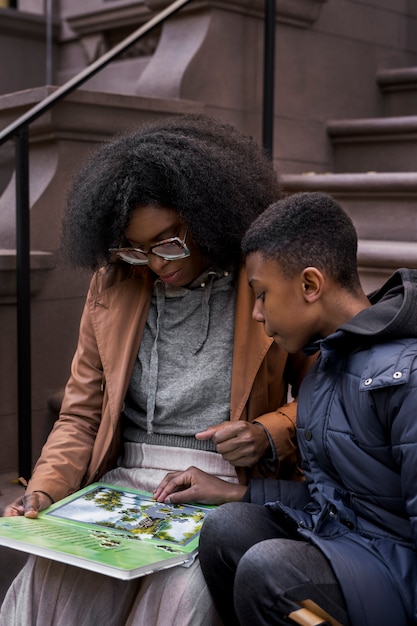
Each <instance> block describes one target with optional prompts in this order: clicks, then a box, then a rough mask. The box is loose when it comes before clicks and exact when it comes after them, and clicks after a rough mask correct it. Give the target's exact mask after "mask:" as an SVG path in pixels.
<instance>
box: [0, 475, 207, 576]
mask: <svg viewBox="0 0 417 626" xmlns="http://www.w3.org/2000/svg"><path fill="white" fill-rule="evenodd" d="M213 508H214V507H213V506H205V505H200V504H198V505H197V504H196V505H194V504H160V503H158V502H156V501H155V500H154V499H153V497H152V494H150V493H146V492H144V491H138V490H136V489H131V488H125V487H119V486H116V485H107V484H105V483H94V484H92V485H89V486H88V487H84V489H81V490H80V491H77V492H76V493H74V494H72V495H70V496H68V497H67V498H64V499H63V500H60V501H59V502H56V503H55V504H52V505H51V506H50V507H48V508H47V509H45V510H44V511H42V512H40V513H39V517H38V518H37V519H27V518H25V517H22V516H19V517H2V518H0V545H3V546H8V547H10V548H15V549H17V550H21V551H23V552H29V553H31V554H37V555H38V556H43V557H46V558H49V559H52V560H55V561H60V562H62V563H68V564H70V565H76V566H77V567H81V568H84V569H88V570H92V571H94V572H99V573H101V574H106V575H108V576H113V577H114V578H120V579H123V580H128V579H131V578H137V577H139V576H145V575H146V574H150V573H152V572H156V571H158V570H161V569H165V568H169V567H173V566H174V565H191V563H192V562H193V560H194V558H195V556H196V554H197V552H198V540H199V535H200V530H201V526H202V524H203V521H204V517H205V516H206V515H208V514H209V513H210V511H211V510H212V509H213Z"/></svg>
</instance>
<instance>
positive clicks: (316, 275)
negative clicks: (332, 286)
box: [301, 267, 324, 302]
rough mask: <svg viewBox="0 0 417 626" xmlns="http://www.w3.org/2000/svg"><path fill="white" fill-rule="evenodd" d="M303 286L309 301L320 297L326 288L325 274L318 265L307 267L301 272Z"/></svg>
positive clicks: (314, 300) (305, 296)
mask: <svg viewBox="0 0 417 626" xmlns="http://www.w3.org/2000/svg"><path fill="white" fill-rule="evenodd" d="M301 287H302V290H303V296H304V299H305V300H306V301H307V302H316V301H317V300H319V299H320V297H321V295H322V293H323V288H324V276H323V274H322V273H321V272H320V270H318V269H317V267H306V268H305V269H304V270H303V271H302V273H301Z"/></svg>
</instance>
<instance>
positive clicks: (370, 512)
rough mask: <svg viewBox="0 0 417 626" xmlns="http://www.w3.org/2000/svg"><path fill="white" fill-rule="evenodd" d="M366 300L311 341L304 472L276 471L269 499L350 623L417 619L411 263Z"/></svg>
mask: <svg viewBox="0 0 417 626" xmlns="http://www.w3.org/2000/svg"><path fill="white" fill-rule="evenodd" d="M370 300H371V303H372V305H373V306H371V307H369V308H367V309H364V310H363V311H361V313H359V314H358V315H357V316H356V317H354V318H353V319H352V320H351V321H350V322H349V323H348V324H345V325H344V326H342V327H340V328H339V329H338V330H337V331H336V332H335V333H334V334H332V335H330V336H328V337H327V338H326V339H324V340H321V341H319V342H317V343H316V347H317V348H319V349H320V352H321V354H320V358H319V360H318V362H317V364H316V365H315V366H314V367H313V368H312V370H311V371H310V373H309V375H308V376H307V377H306V379H305V380H304V382H303V384H302V386H301V390H300V394H299V398H298V415H297V425H298V442H299V446H300V452H301V456H302V459H303V469H304V472H305V476H306V484H305V485H302V484H301V485H300V484H298V485H297V484H294V483H283V482H282V481H281V482H280V481H278V482H277V483H276V489H277V490H278V491H279V493H278V494H276V495H277V496H278V499H277V501H275V502H271V503H270V504H269V505H268V506H271V507H272V508H273V509H274V510H275V511H276V512H277V514H278V515H281V514H284V515H285V516H289V517H290V518H292V519H293V520H294V522H295V523H296V524H297V525H298V532H299V533H300V534H301V535H302V536H303V537H304V538H306V539H308V540H310V541H312V542H313V543H315V544H316V545H317V546H318V547H319V548H320V549H321V550H322V552H323V553H324V554H325V555H326V556H328V558H329V559H330V562H331V564H332V566H333V569H334V572H335V574H336V576H337V578H338V580H339V583H340V585H341V588H342V590H343V593H344V595H345V599H346V604H347V607H348V611H349V617H350V620H351V623H352V625H353V626H410V625H411V624H417V549H416V546H417V519H416V518H417V270H406V269H403V270H399V271H398V272H396V273H395V274H394V275H393V276H392V277H391V279H390V280H389V281H388V282H387V283H386V284H385V285H384V287H383V288H382V289H381V290H380V291H379V292H377V293H375V294H373V295H372V296H370ZM259 489H265V485H262V484H261V482H258V483H254V484H252V485H251V499H252V501H258V502H259V500H260V498H261V497H264V495H265V494H262V495H261V494H260V493H258V492H257V491H258V490H259ZM268 489H271V486H270V485H269V486H268ZM307 490H308V491H307ZM271 496H272V494H271V493H269V494H268V496H267V499H268V500H270V501H271V500H272V497H271ZM264 501H265V500H264Z"/></svg>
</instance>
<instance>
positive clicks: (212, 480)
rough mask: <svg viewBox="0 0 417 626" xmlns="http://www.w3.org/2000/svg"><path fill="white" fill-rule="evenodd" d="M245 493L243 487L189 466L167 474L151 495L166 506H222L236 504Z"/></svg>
mask: <svg viewBox="0 0 417 626" xmlns="http://www.w3.org/2000/svg"><path fill="white" fill-rule="evenodd" d="M245 491H246V487H245V486H244V485H239V484H237V483H229V482H227V481H225V480H222V479H221V478H217V477H216V476H211V475H210V474H206V472H203V471H202V470H199V469H197V468H196V467H192V466H191V467H189V468H188V469H186V470H184V471H183V472H169V473H168V474H167V475H166V476H165V478H164V479H163V480H162V482H161V484H160V485H159V487H157V488H156V489H155V491H154V493H153V495H154V498H155V500H156V501H157V502H166V503H167V504H178V503H180V502H201V503H202V504H223V503H224V502H238V501H239V500H241V499H242V498H243V496H244V494H245Z"/></svg>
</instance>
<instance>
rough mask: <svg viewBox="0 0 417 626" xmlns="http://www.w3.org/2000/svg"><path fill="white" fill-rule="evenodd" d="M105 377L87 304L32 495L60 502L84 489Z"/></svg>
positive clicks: (98, 422) (33, 479)
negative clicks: (67, 378)
mask: <svg viewBox="0 0 417 626" xmlns="http://www.w3.org/2000/svg"><path fill="white" fill-rule="evenodd" d="M87 301H88V298H87ZM102 376H103V373H102V366H101V361H100V357H99V353H98V348H97V345H96V339H95V334H94V331H93V327H92V323H91V317H90V314H89V310H88V306H87V303H86V305H85V307H84V311H83V314H82V318H81V323H80V333H79V339H78V346H77V350H76V353H75V356H74V358H73V361H72V366H71V375H70V378H69V381H68V383H67V386H66V389H65V394H64V400H63V404H62V407H61V413H60V417H59V419H58V420H57V421H56V423H55V425H54V427H53V429H52V431H51V433H50V435H49V437H48V439H47V441H46V443H45V445H44V447H43V449H42V452H41V455H40V457H39V459H38V461H37V463H36V465H35V468H34V471H33V474H32V478H31V479H30V481H29V484H28V487H27V491H28V492H32V491H36V490H40V491H44V492H46V493H47V494H48V495H49V496H50V497H51V498H52V499H53V500H54V501H57V500H59V499H61V498H63V497H65V496H67V495H69V494H70V493H72V492H74V491H75V490H77V489H79V488H80V485H81V482H82V479H83V477H84V475H85V472H86V469H87V467H88V464H89V460H90V457H91V452H92V448H93V445H94V441H95V438H96V434H97V430H98V427H99V424H100V420H101V414H102V407H103V392H102Z"/></svg>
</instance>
